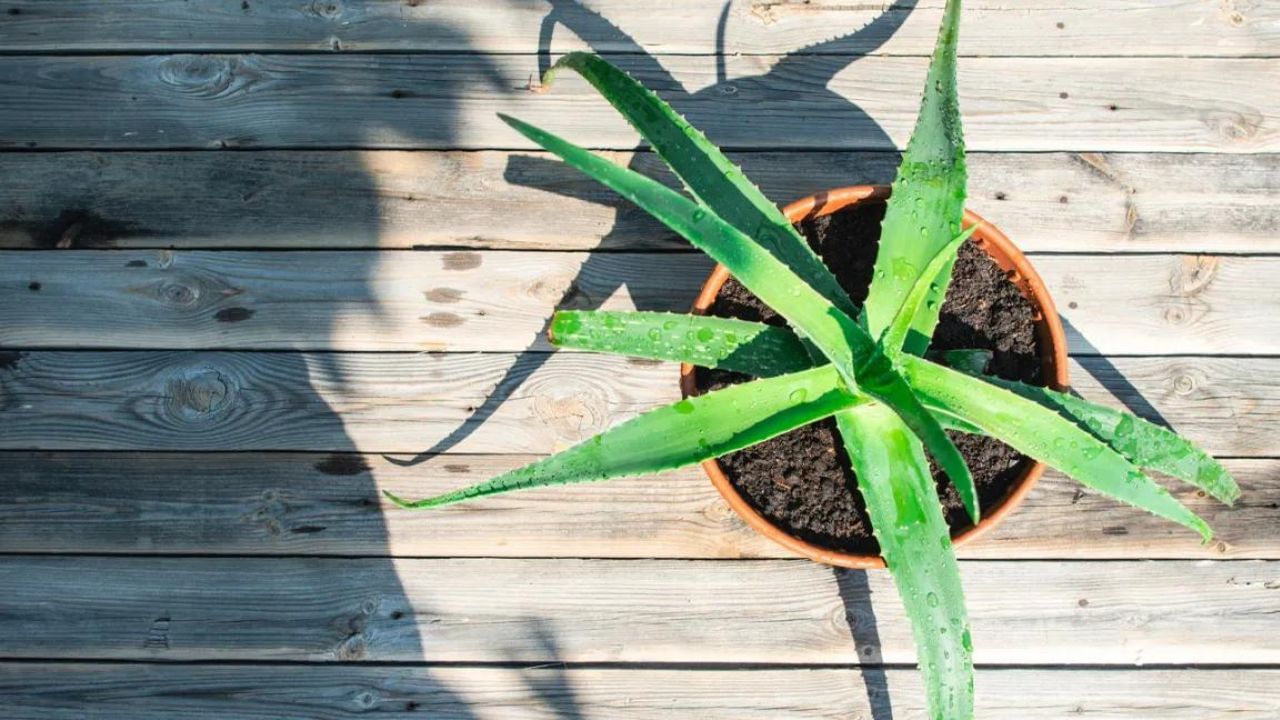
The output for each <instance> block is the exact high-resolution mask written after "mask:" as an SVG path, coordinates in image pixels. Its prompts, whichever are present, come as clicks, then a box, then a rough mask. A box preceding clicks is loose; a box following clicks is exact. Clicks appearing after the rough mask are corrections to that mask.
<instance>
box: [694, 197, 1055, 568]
mask: <svg viewBox="0 0 1280 720" xmlns="http://www.w3.org/2000/svg"><path fill="white" fill-rule="evenodd" d="M884 210H885V206H884V205H883V204H880V203H877V204H867V205H859V206H855V207H851V208H847V209H845V210H841V211H839V212H836V213H833V214H831V215H827V216H824V217H820V218H816V219H814V220H811V221H806V222H804V223H801V224H800V225H798V227H799V228H800V231H801V232H802V233H803V234H804V235H805V237H806V238H808V240H809V244H810V245H811V246H812V247H813V249H814V250H815V251H816V252H817V253H818V254H819V255H820V256H821V257H822V259H823V260H824V261H825V262H826V264H827V266H828V267H830V268H831V270H832V272H834V273H835V274H836V277H837V278H838V279H839V280H840V284H841V285H842V286H843V287H844V289H845V290H846V291H847V292H848V293H849V295H850V296H851V297H852V298H853V300H854V302H856V303H858V304H859V305H860V304H862V302H863V301H864V300H865V299H866V297H867V289H868V286H869V285H870V283H871V274H872V270H873V268H874V265H875V257H876V251H877V249H878V247H879V243H880V221H881V219H883V217H884ZM710 314H712V315H721V316H727V317H737V318H742V319H746V320H759V321H763V322H767V323H770V324H773V325H784V324H785V322H784V321H783V319H782V318H781V317H779V316H778V315H777V314H776V313H774V312H773V311H772V310H770V309H769V308H768V307H766V306H765V305H764V304H763V303H761V302H760V301H759V300H758V299H756V297H755V296H754V295H752V294H751V293H750V292H748V291H747V290H746V289H745V288H743V287H742V285H740V284H739V283H738V282H737V281H736V280H734V279H732V278H730V279H729V281H728V282H726V283H725V285H724V287H723V288H722V289H721V291H720V294H719V295H718V296H717V298H716V301H715V303H714V304H713V305H712V307H711V310H710ZM1032 314H1033V313H1032V306H1031V303H1030V302H1029V301H1028V300H1027V299H1026V298H1024V297H1023V296H1022V294H1021V293H1020V292H1019V291H1018V288H1017V286H1016V285H1014V284H1013V283H1012V282H1010V281H1009V280H1008V278H1006V277H1005V274H1004V272H1003V271H1002V270H1001V269H1000V266H998V265H997V264H996V263H995V261H994V260H992V259H991V258H990V257H988V256H987V254H986V253H984V252H983V251H982V250H980V249H978V247H977V246H976V245H974V244H973V243H972V241H971V242H968V243H965V244H964V245H963V246H962V247H961V248H960V253H959V257H958V259H957V261H956V266H955V271H954V273H953V276H952V283H951V287H950V289H949V290H948V292H947V298H946V302H944V303H943V305H942V312H941V317H940V320H939V323H938V328H937V331H936V332H935V334H934V339H933V343H932V345H931V346H930V347H931V349H932V350H952V349H960V348H985V349H988V350H991V351H992V352H993V357H992V360H991V363H990V365H988V366H987V372H989V373H993V374H996V375H999V376H1001V377H1005V378H1008V379H1010V380H1022V381H1024V382H1030V383H1036V384H1043V382H1042V381H1041V378H1040V375H1041V367H1040V359H1039V353H1038V343H1037V340H1036V335H1035V326H1034V324H1033V322H1032ZM695 378H696V380H697V386H698V388H699V390H700V391H707V390H713V389H716V388H719V387H723V386H725V385H729V384H734V383H740V382H746V381H749V380H751V378H750V377H748V376H746V375H741V374H738V373H731V372H726V371H722V370H709V369H705V368H698V370H697V374H696V376H695ZM949 434H950V435H951V439H952V440H953V441H954V442H955V444H956V446H957V447H958V448H959V449H960V452H961V454H963V455H964V458H965V461H966V462H968V464H969V470H970V472H972V474H973V479H974V482H975V483H976V484H977V488H978V498H979V504H980V506H981V507H982V508H983V509H984V512H985V509H986V508H989V507H993V506H994V505H995V504H996V503H997V502H998V501H999V500H1001V499H1002V498H1003V497H1004V496H1005V495H1006V493H1007V492H1008V491H1009V489H1010V488H1011V486H1012V485H1013V482H1014V481H1015V480H1016V479H1017V477H1018V474H1019V473H1020V472H1021V470H1022V468H1023V467H1024V464H1025V463H1029V462H1030V461H1029V460H1027V459H1026V458H1025V457H1024V456H1023V455H1022V454H1020V453H1019V452H1017V451H1016V450H1014V449H1013V448H1010V447H1008V446H1007V445H1005V444H1003V443H1001V442H999V441H997V440H992V439H990V438H984V437H979V436H976V435H965V434H963V433H949ZM720 465H721V466H722V467H723V468H724V472H725V474H726V475H728V477H729V479H730V481H731V482H732V483H733V485H734V486H735V487H736V488H737V489H738V492H740V493H741V494H742V496H743V497H744V498H745V499H746V500H747V502H749V503H750V504H751V505H752V506H754V507H755V508H756V509H757V510H759V511H760V512H761V513H762V514H763V515H764V516H765V517H767V518H769V520H771V521H772V522H774V523H775V524H777V525H779V526H780V527H782V528H783V529H785V530H789V531H790V532H791V534H793V535H795V536H796V537H799V538H801V539H803V540H806V541H809V542H811V543H814V544H816V545H819V546H822V547H826V548H831V549H835V550H841V551H845V552H852V553H858V554H870V555H878V554H879V546H878V545H877V543H876V541H875V538H873V537H872V535H871V523H870V521H869V520H868V519H867V514H866V509H865V507H864V505H863V502H862V496H861V495H859V494H858V491H857V480H856V477H855V476H854V473H853V470H852V468H851V467H850V465H849V458H848V456H847V455H846V454H845V451H844V447H843V445H842V444H841V443H840V442H839V436H838V433H837V431H836V427H835V421H833V420H825V421H822V422H819V423H814V424H811V425H807V426H805V427H802V428H799V429H797V430H793V431H791V432H789V433H786V434H785V435H780V436H778V437H776V438H774V439H772V440H769V441H766V442H763V443H760V444H759V445H755V446H752V447H749V448H747V449H745V450H740V451H738V452H735V453H731V454H729V455H725V456H724V457H722V458H720ZM930 465H931V467H932V469H933V472H934V480H935V481H936V482H937V483H938V488H939V496H940V497H941V498H942V504H943V513H944V515H945V517H946V518H947V523H948V524H949V525H950V526H951V531H952V534H953V535H955V534H956V533H958V532H960V531H963V530H965V529H967V528H969V527H971V525H972V523H970V522H969V518H968V516H967V515H966V514H965V511H964V506H963V505H962V504H961V502H960V497H959V495H958V494H957V493H956V490H955V488H954V487H953V486H952V485H951V483H950V482H949V481H947V480H946V476H945V475H943V474H942V473H941V472H940V471H939V470H938V468H937V466H936V465H935V464H933V462H932V460H931V461H930Z"/></svg>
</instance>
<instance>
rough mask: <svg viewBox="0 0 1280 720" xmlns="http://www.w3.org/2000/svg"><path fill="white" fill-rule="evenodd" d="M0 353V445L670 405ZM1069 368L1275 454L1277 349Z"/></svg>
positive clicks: (1206, 442) (291, 445) (600, 421)
mask: <svg viewBox="0 0 1280 720" xmlns="http://www.w3.org/2000/svg"><path fill="white" fill-rule="evenodd" d="M0 360H3V364H2V366H0V448H2V449H11V450H26V449H47V450H93V449H101V450H315V451H320V452H336V451H345V450H359V451H364V452H389V453H406V452H421V451H428V450H430V451H432V452H442V451H444V450H449V451H452V452H462V453H501V454H522V453H535V454H541V453H547V452H551V451H553V450H555V449H557V448H560V447H565V446H566V444H568V443H574V442H577V441H580V440H584V439H586V438H587V437H589V436H591V435H593V434H595V433H597V432H599V431H601V430H603V429H604V428H606V427H609V426H611V425H613V424H615V423H617V422H620V421H622V420H624V419H626V418H629V417H633V416H634V415H636V414H638V413H640V412H643V411H644V410H647V409H650V408H652V407H653V406H655V405H657V404H660V403H664V402H673V401H675V400H677V399H679V394H678V392H677V388H676V368H675V366H674V365H671V364H662V365H655V364H652V363H648V362H646V361H628V360H625V359H622V358H616V357H611V356H601V355H591V354H586V353H555V354H550V355H546V354H542V353H525V354H523V355H520V356H516V355H510V354H498V353H487V354H452V353H417V354H381V353H351V354H346V353H239V352H149V351H133V352H98V351H79V352H77V351H65V352H53V351H31V352H12V351H8V352H5V353H4V354H2V355H0ZM1071 374H1072V382H1073V385H1074V386H1075V387H1076V389H1077V390H1079V391H1080V392H1081V393H1082V394H1083V395H1084V396H1085V397H1087V398H1090V399H1094V400H1098V401H1103V402H1110V403H1113V404H1119V402H1120V400H1123V402H1124V403H1126V404H1128V405H1129V406H1131V407H1133V408H1134V409H1136V410H1137V411H1139V412H1141V413H1142V414H1144V415H1146V416H1149V417H1153V418H1157V419H1158V418H1160V417H1163V418H1164V420H1166V421H1167V422H1168V423H1170V424H1171V425H1172V426H1173V427H1175V428H1176V429H1177V430H1178V431H1180V432H1182V433H1184V434H1186V435H1187V436H1188V437H1190V438H1192V439H1194V440H1195V441H1196V442H1198V443H1200V444H1201V445H1202V446H1203V447H1204V448H1205V449H1206V450H1208V451H1209V452H1212V453H1214V454H1217V455H1224V456H1264V457H1272V456H1277V455H1280V439H1277V437H1276V435H1275V433H1274V432H1272V427H1273V426H1274V423H1275V418H1276V415H1277V408H1280V380H1277V375H1280V360H1277V359H1275V358H1214V357H1208V358H1205V357H1178V358H1165V357H1153V358H1113V359H1110V360H1108V359H1106V358H1101V357H1085V358H1078V359H1076V360H1074V361H1073V363H1072V369H1071ZM1095 376H1096V377H1095ZM1117 398H1118V399H1119V400H1118V399H1117Z"/></svg>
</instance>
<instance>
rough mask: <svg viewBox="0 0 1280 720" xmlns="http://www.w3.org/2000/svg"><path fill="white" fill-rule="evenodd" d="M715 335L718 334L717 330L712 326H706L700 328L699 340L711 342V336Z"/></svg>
mask: <svg viewBox="0 0 1280 720" xmlns="http://www.w3.org/2000/svg"><path fill="white" fill-rule="evenodd" d="M715 336H716V334H715V331H713V330H712V329H711V328H705V327H704V328H698V341H699V342H711V338H714V337H715Z"/></svg>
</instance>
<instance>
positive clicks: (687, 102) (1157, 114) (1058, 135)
mask: <svg viewBox="0 0 1280 720" xmlns="http://www.w3.org/2000/svg"><path fill="white" fill-rule="evenodd" d="M777 59H778V58H777V57H775V56H741V57H730V58H726V59H725V66H726V68H725V69H726V72H727V77H728V78H729V80H727V81H725V82H720V83H717V80H716V78H717V64H716V59H715V58H712V57H698V56H686V55H681V56H672V57H669V58H663V60H662V69H658V68H654V67H649V66H648V65H646V64H645V63H643V62H642V61H641V60H639V59H637V57H636V56H629V55H623V56H619V58H618V62H619V64H620V65H621V66H622V67H623V68H624V69H627V70H630V71H633V72H634V74H635V75H636V77H637V79H639V80H641V81H642V82H644V83H646V84H647V85H649V86H650V87H652V88H653V89H654V90H656V91H657V92H659V93H660V94H662V95H665V96H666V97H667V98H668V99H669V100H670V101H671V102H672V103H673V104H674V105H675V106H676V107H677V109H679V110H681V111H682V112H684V113H685V114H687V116H688V117H689V120H690V121H691V122H692V123H693V124H694V125H696V126H698V127H700V128H701V129H703V130H704V131H706V132H707V133H708V135H709V136H710V137H711V139H712V140H713V141H715V142H717V143H720V144H722V145H724V146H725V147H729V148H735V149H778V148H790V149H847V150H856V149H891V148H894V147H901V146H902V145H903V144H904V143H905V142H906V140H907V136H908V134H909V133H910V131H911V128H912V126H913V125H914V122H915V115H916V110H917V106H918V104H917V103H916V102H915V101H914V100H913V101H910V102H903V99H904V98H916V97H919V94H920V92H921V87H922V84H923V80H924V73H925V69H926V66H927V60H928V59H927V58H923V57H878V56H872V57H866V58H863V59H861V60H859V61H857V62H854V63H852V64H851V65H850V64H849V62H848V58H842V57H832V56H815V57H813V58H809V59H808V61H807V62H805V63H803V66H802V67H795V64H794V63H782V62H776V61H777ZM846 66H848V67H846ZM537 70H538V64H537V60H536V58H535V57H533V56H519V55H401V54H388V55H347V54H333V55H265V54H264V55H236V54H229V55H147V56H72V57H67V56H57V57H48V56H13V57H6V58H0V87H5V88H9V91H8V92H7V93H6V95H5V102H0V138H3V139H4V141H3V143H2V144H0V147H9V148H15V149H21V148H33V147H40V148H46V149H49V148H53V149H77V148H121V149H123V148H157V149H158V148H229V147H234V148H251V147H252V148H262V147H294V148H306V147H311V148H319V147H329V148H335V147H377V148H424V149H450V148H465V149H493V148H506V149H513V148H530V147H533V145H532V144H531V143H530V142H529V141H527V140H525V139H524V138H523V137H521V136H520V135H518V134H517V133H516V132H515V131H514V130H512V129H510V128H508V127H507V126H506V125H504V124H503V123H502V121H501V120H499V119H498V117H497V116H496V114H495V113H497V112H506V113H508V114H511V115H515V116H517V117H520V118H522V119H524V120H527V121H529V122H532V123H534V124H536V125H543V126H546V127H547V128H548V129H550V130H552V131H553V132H554V131H560V132H565V133H567V134H568V135H569V138H570V139H571V140H573V141H575V142H577V143H578V144H581V145H584V146H587V147H592V148H611V149H629V148H631V147H633V146H634V145H635V144H636V142H637V136H636V134H635V133H634V132H633V131H632V130H631V129H630V127H629V126H628V125H627V124H626V122H625V121H624V120H623V119H622V118H620V117H619V116H618V115H617V114H616V113H615V112H614V111H613V109H612V108H611V107H610V106H609V105H608V103H606V102H605V101H604V100H602V99H601V98H600V97H599V96H598V95H597V94H596V93H595V91H594V90H593V89H591V88H590V87H589V86H588V85H587V84H586V82H585V81H583V80H581V79H579V78H577V77H576V76H565V77H564V78H563V79H562V80H560V81H559V82H558V83H557V86H556V87H555V88H554V89H553V90H551V91H550V92H545V93H541V92H533V91H531V90H530V87H531V83H532V82H534V81H533V80H532V78H533V77H534V76H535V75H536V74H537ZM1277 75H1280V58H1277V59H1272V58H1265V59H1264V58H1248V59H1221V58H985V57H983V58H969V59H967V60H966V61H965V62H962V63H960V66H959V83H960V87H961V103H962V108H963V111H964V121H965V136H966V140H967V144H968V146H969V147H970V148H972V149H973V150H1002V151H1016V150H1025V151H1051V150H1079V151H1087V152H1105V151H1127V152H1134V151H1178V152H1203V151H1215V152H1223V153H1241V152H1267V151H1272V152H1274V151H1276V150H1280V95H1277V94H1275V93H1266V92H1259V89H1260V88H1265V87H1269V86H1270V85H1271V84H1272V83H1273V81H1274V78H1275V77H1276V76H1277ZM695 91H696V92H695ZM1171 92H1174V93H1176V101H1171V100H1170V93H1171ZM747 114H749V115H750V117H751V119H752V121H751V122H742V121H741V119H742V118H743V117H744V115H747ZM566 118H572V121H571V122H569V121H567V120H566Z"/></svg>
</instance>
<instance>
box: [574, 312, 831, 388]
mask: <svg viewBox="0 0 1280 720" xmlns="http://www.w3.org/2000/svg"><path fill="white" fill-rule="evenodd" d="M549 337H550V340H551V343H552V344H553V345H557V346H560V347H574V348H580V349H584V350H594V351H596V352H607V353H615V354H618V355H627V356H630V357H643V358H649V359H651V360H673V361H677V362H687V363H689V364H691V365H697V366H699V367H708V368H721V369H724V370H732V371H734V372H741V373H747V374H749V375H754V376H756V377H773V376H775V375H784V374H786V373H790V372H798V371H800V370H804V369H807V368H810V367H813V365H814V363H813V362H812V361H811V360H810V359H809V356H808V354H807V353H806V351H805V349H804V345H803V344H802V343H801V342H800V339H799V338H797V337H796V335H795V333H793V332H791V330H789V329H787V328H782V327H774V326H772V325H765V324H764V323H757V322H749V321H746V320H734V319H731V318H719V317H711V316H705V315H681V314H676V313H656V312H618V311H609V310H595V311H592V310H561V311H558V312H556V314H555V316H554V317H553V318H552V319H551V329H550V332H549Z"/></svg>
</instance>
